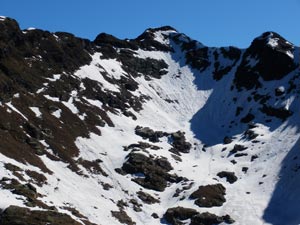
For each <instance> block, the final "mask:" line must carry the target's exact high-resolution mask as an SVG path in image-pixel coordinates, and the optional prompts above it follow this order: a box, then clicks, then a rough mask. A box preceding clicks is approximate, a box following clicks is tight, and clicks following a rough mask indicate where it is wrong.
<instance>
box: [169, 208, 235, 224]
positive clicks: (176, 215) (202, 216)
mask: <svg viewBox="0 0 300 225" xmlns="http://www.w3.org/2000/svg"><path fill="white" fill-rule="evenodd" d="M164 218H165V220H166V221H167V222H168V223H170V224H172V225H182V224H185V223H184V222H183V221H186V220H190V221H191V223H190V224H191V225H216V224H220V223H226V224H232V223H234V220H233V219H231V218H230V216H229V215H225V216H221V217H219V216H216V215H214V214H211V213H208V212H205V213H199V212H198V211H196V210H194V209H190V208H184V207H176V208H169V209H168V210H167V211H166V213H165V214H164Z"/></svg>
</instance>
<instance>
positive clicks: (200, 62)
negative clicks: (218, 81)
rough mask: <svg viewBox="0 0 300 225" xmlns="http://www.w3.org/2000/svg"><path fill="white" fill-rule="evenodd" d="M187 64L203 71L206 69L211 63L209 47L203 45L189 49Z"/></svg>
mask: <svg viewBox="0 0 300 225" xmlns="http://www.w3.org/2000/svg"><path fill="white" fill-rule="evenodd" d="M186 64H190V65H191V66H192V67H193V68H195V69H198V70H200V71H201V72H202V71H204V70H206V68H207V67H208V66H210V64H211V62H210V61H209V57H208V48H207V47H203V48H200V49H194V50H191V51H188V52H187V53H186Z"/></svg>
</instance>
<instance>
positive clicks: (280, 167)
mask: <svg viewBox="0 0 300 225" xmlns="http://www.w3.org/2000/svg"><path fill="white" fill-rule="evenodd" d="M292 56H293V57H292ZM298 60H299V48H298V47H296V46H294V45H291V44H290V43H289V42H287V41H286V40H284V39H283V38H282V37H280V36H279V35H278V34H276V33H274V32H267V33H264V34H263V35H261V36H260V37H258V38H256V39H254V41H253V42H252V44H251V45H250V46H249V48H247V49H239V48H237V47H220V48H215V47H207V46H204V45H202V44H201V43H199V42H198V41H196V40H193V39H191V38H190V37H188V36H186V35H184V34H182V33H179V32H178V31H176V30H175V29H174V28H172V27H168V26H166V27H161V28H150V29H148V30H146V31H145V32H144V33H142V34H141V35H140V36H139V37H137V38H135V39H125V40H120V39H118V38H116V37H114V36H112V35H109V34H106V33H101V34H99V35H98V36H97V37H96V38H95V40H94V41H90V40H87V39H82V38H79V37H76V36H74V35H72V34H70V33H65V32H55V33H51V32H48V31H43V30H40V29H34V30H21V29H20V28H19V26H18V24H17V22H16V21H15V20H13V19H9V18H2V17H1V18H0V114H1V116H0V140H1V141H0V199H1V201H0V209H1V210H0V224H3V225H6V224H20V222H19V221H24V223H26V224H36V225H44V224H46V223H53V224H66V225H69V224H70V225H71V224H86V225H91V224H92V225H95V224H96V225H98V224H127V225H133V224H137V225H144V224H147V225H152V224H153V225H157V224H172V225H177V224H183V223H186V224H192V225H200V224H207V225H212V224H222V225H223V224H243V225H253V224H274V225H278V224H284V225H294V224H298V223H300V217H299V214H298V213H297V210H298V209H299V202H300V192H299V188H297V187H298V186H299V183H300V175H299V174H300V173H299V165H300V155H299V151H298V149H299V148H298V146H299V139H300V131H299V124H300V119H299V115H300V107H299V101H298V100H299V98H300V96H299V93H300V82H299V81H300V80H299V79H300V68H299V61H298Z"/></svg>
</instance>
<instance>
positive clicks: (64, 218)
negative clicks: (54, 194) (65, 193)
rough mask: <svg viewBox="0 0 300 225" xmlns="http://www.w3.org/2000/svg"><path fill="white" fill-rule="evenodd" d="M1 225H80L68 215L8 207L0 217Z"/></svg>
mask: <svg viewBox="0 0 300 225" xmlns="http://www.w3.org/2000/svg"><path fill="white" fill-rule="evenodd" d="M0 224H1V225H28V224H32V225H45V224H57V225H80V224H81V223H79V222H77V221H75V220H73V219H72V218H71V217H70V216H69V215H67V214H63V213H59V212H56V211H38V210H30V209H27V208H22V207H18V206H10V207H8V208H7V209H5V210H4V211H3V212H2V213H1V216H0Z"/></svg>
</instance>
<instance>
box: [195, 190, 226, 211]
mask: <svg viewBox="0 0 300 225" xmlns="http://www.w3.org/2000/svg"><path fill="white" fill-rule="evenodd" d="M225 191H226V189H225V187H224V186H223V185H222V184H213V185H206V186H200V187H199V188H198V190H196V191H195V192H193V193H192V194H191V196H190V199H196V201H195V204H196V205H198V206H199V207H214V206H222V205H223V203H224V202H225V201H226V199H225V197H224V196H225Z"/></svg>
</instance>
